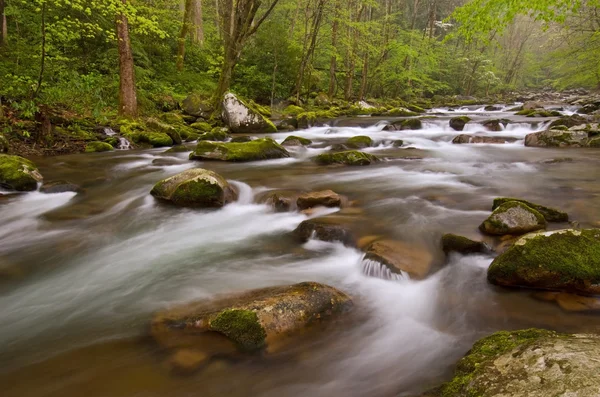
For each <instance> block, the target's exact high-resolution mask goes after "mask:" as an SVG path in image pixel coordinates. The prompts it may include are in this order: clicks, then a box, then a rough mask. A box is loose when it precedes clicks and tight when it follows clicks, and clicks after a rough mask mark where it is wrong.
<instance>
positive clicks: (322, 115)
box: [296, 109, 339, 128]
mask: <svg viewBox="0 0 600 397" xmlns="http://www.w3.org/2000/svg"><path fill="white" fill-rule="evenodd" d="M338 116H339V113H338V112H337V111H336V110H335V109H329V110H319V111H316V112H304V113H300V114H299V115H298V117H296V121H297V122H298V128H309V127H317V126H319V125H323V124H324V123H325V122H327V121H329V120H332V119H335V118H336V117H338Z"/></svg>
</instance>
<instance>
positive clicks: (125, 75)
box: [116, 0, 137, 117]
mask: <svg viewBox="0 0 600 397" xmlns="http://www.w3.org/2000/svg"><path fill="white" fill-rule="evenodd" d="M122 1H123V4H127V0H122ZM116 21H117V42H118V47H119V114H121V115H123V116H129V117H135V116H137V92H136V87H135V70H134V64H133V51H132V50H131V39H130V38H129V20H128V18H127V15H126V14H125V13H124V12H120V13H118V14H117V18H116Z"/></svg>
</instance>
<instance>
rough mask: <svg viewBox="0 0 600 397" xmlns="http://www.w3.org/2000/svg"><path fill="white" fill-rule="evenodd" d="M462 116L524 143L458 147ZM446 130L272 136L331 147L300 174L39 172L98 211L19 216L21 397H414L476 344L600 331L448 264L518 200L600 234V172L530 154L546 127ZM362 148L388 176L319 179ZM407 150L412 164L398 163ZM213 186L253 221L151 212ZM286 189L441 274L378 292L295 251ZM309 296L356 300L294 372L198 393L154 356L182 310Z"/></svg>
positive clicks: (7, 358) (109, 160)
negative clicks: (324, 200)
mask: <svg viewBox="0 0 600 397" xmlns="http://www.w3.org/2000/svg"><path fill="white" fill-rule="evenodd" d="M459 114H468V115H469V116H470V117H472V118H473V119H474V120H475V121H480V120H486V119H492V118H509V119H511V121H512V123H511V124H509V125H508V126H507V127H506V129H505V130H504V131H501V132H485V133H484V132H483V128H482V127H481V126H480V125H479V126H478V125H477V124H476V123H470V124H468V125H467V128H466V131H465V133H477V134H482V135H487V136H502V137H510V138H514V139H516V141H515V142H513V143H507V144H504V145H498V144H495V145H491V144H469V145H455V144H452V143H451V140H452V138H453V137H454V136H456V135H458V134H459V133H458V132H456V131H453V130H451V129H450V128H449V126H448V120H449V119H450V117H452V116H455V115H459ZM429 116H431V118H427V119H425V120H424V128H423V129H422V130H418V131H395V132H386V131H382V129H383V127H384V125H385V121H386V119H385V118H357V119H340V120H336V121H334V122H332V124H331V125H332V126H331V127H329V126H326V127H314V128H309V129H306V130H301V131H295V132H293V133H277V134H273V135H272V137H273V138H274V139H276V140H278V141H279V142H281V141H282V140H283V139H284V138H285V137H286V136H288V135H297V136H302V137H306V138H310V139H312V140H313V141H314V144H313V145H312V146H311V147H310V148H307V149H305V148H295V149H293V150H291V152H292V157H291V158H289V159H283V160H270V161H263V162H255V163H244V164H233V163H218V162H204V163H203V162H190V161H189V160H187V153H164V152H165V149H152V150H142V151H115V152H110V153H98V154H78V155H69V156H60V157H49V158H38V159H33V160H34V161H35V162H36V164H37V165H38V166H39V168H40V171H41V172H42V174H43V175H44V177H45V180H48V181H51V180H60V179H66V180H69V181H71V182H73V183H76V184H78V185H80V186H82V188H83V189H84V192H83V193H78V194H76V193H59V194H51V195H47V194H42V193H39V192H32V193H27V194H21V195H12V194H9V195H5V196H3V197H1V198H0V222H1V224H2V229H1V230H0V384H2V395H3V396H4V397H13V396H14V397H17V396H19V397H25V396H36V397H42V396H61V397H70V396H73V397H75V396H86V397H95V396H110V397H120V396H199V395H202V396H225V395H226V396H232V397H235V396H269V397H270V396H273V397H274V396H306V395H311V396H342V395H343V396H370V397H378V396H403V395H407V396H410V395H414V394H416V393H419V392H420V391H423V390H426V389H428V388H430V387H432V386H436V385H438V384H439V383H440V382H443V381H444V380H447V379H449V377H450V376H451V374H452V370H453V366H454V364H455V363H456V361H457V360H458V359H459V358H460V357H462V356H463V355H464V353H465V352H466V351H467V350H468V349H469V348H470V346H471V345H472V343H473V342H474V341H475V340H477V339H478V338H480V337H482V336H484V335H487V334H489V333H492V332H494V331H496V330H508V329H518V328H525V327H545V328H552V329H556V330H560V331H569V332H571V331H573V332H574V331H577V332H591V331H600V317H598V316H596V315H594V314H585V313H569V312H566V311H563V310H561V309H560V308H558V306H555V305H554V304H551V303H547V302H542V301H538V300H536V299H534V298H533V297H532V296H531V293H530V292H527V291H508V290H502V289H497V288H495V287H492V286H490V285H488V284H487V282H486V270H487V267H488V266H489V264H490V263H491V261H492V259H493V257H492V256H486V255H471V256H461V255H451V256H450V257H449V258H448V259H446V258H444V256H443V253H442V252H441V249H440V245H439V244H440V242H439V241H440V237H441V236H442V234H443V233H456V234H462V235H465V236H468V237H472V238H478V239H481V238H482V237H481V236H479V234H478V231H477V227H478V225H479V224H480V223H481V222H482V221H483V220H484V219H485V218H486V217H487V216H488V215H489V213H490V210H491V205H492V200H493V199H494V198H495V197H499V196H514V197H520V198H525V199H528V200H530V201H534V202H538V203H540V204H543V205H548V206H553V207H557V208H560V209H562V210H564V211H566V212H568V213H569V215H570V217H571V219H573V220H575V221H576V222H577V223H578V224H579V226H581V227H598V226H600V200H598V196H599V195H600V184H599V183H598V180H599V178H600V153H599V152H598V151H597V150H594V149H563V150H560V149H536V148H527V147H525V146H524V145H523V139H524V137H525V135H526V134H528V133H531V132H532V131H537V130H541V129H543V127H544V125H545V124H544V123H546V122H547V121H546V120H544V119H528V118H522V117H517V116H514V114H513V113H509V112H505V111H498V112H485V111H483V110H482V109H475V108H470V109H469V108H465V109H462V110H461V111H460V112H456V111H454V112H449V111H448V110H447V109H436V110H434V111H432V112H431V113H430V115H429ZM356 135H368V136H370V137H371V138H373V139H374V140H375V141H376V142H378V146H377V147H374V148H369V149H367V151H369V152H371V153H373V154H376V155H378V156H381V157H384V158H386V161H383V162H381V163H378V164H375V165H372V166H369V167H358V168H348V167H346V168H344V167H333V168H331V167H322V166H321V167H320V166H317V165H316V164H314V163H312V162H311V161H310V160H309V159H310V158H311V157H313V156H315V155H317V154H319V153H322V152H324V151H327V150H328V148H329V147H330V145H332V144H334V143H341V142H343V141H345V139H347V138H349V137H352V136H356ZM397 139H402V140H403V141H404V146H403V147H402V148H395V147H394V146H393V145H392V143H393V141H394V140H397ZM565 158H569V159H568V160H567V161H565ZM556 159H562V160H561V161H552V160H556ZM195 166H196V167H205V168H209V169H212V170H214V171H216V172H218V173H220V174H221V175H223V176H224V177H226V178H227V179H228V180H230V181H233V183H234V184H235V185H236V186H237V187H238V189H239V190H240V192H241V193H240V199H239V201H238V202H236V203H233V204H230V205H228V206H226V207H224V208H222V209H220V210H213V211H202V210H189V209H180V208H173V207H169V206H165V205H161V204H158V203H157V202H155V200H154V199H153V198H152V197H151V196H150V195H149V191H150V189H151V188H152V186H153V184H154V183H156V182H157V181H158V180H160V179H162V178H165V177H167V176H170V175H174V174H176V173H178V172H181V171H183V170H185V169H188V168H191V167H195ZM274 188H277V189H302V190H318V189H332V190H334V191H336V192H337V193H340V194H344V195H346V196H348V197H349V199H350V200H352V201H353V202H354V206H356V207H359V208H360V209H361V210H362V211H364V219H365V220H364V228H365V230H369V233H371V234H385V235H387V236H390V237H392V238H394V239H398V240H403V241H409V242H413V243H419V244H421V245H424V246H426V247H428V249H429V250H430V251H431V253H432V255H434V257H435V258H436V263H437V265H438V266H437V268H438V270H437V271H436V272H435V273H434V274H433V275H431V276H430V277H428V278H427V279H425V280H420V281H415V280H410V279H399V280H386V279H380V278H376V277H370V276H367V275H365V274H364V271H363V263H362V258H363V254H362V253H361V252H360V251H358V250H356V249H353V248H348V247H344V246H343V245H341V244H338V243H326V242H319V241H309V242H308V243H306V244H305V245H299V244H297V243H296V242H294V241H293V240H292V239H291V238H290V237H289V234H290V232H291V231H293V230H294V229H295V228H296V226H297V225H298V224H299V223H300V222H302V221H303V220H305V219H307V216H306V215H304V214H301V213H297V212H292V213H274V212H272V211H271V210H270V209H269V208H268V207H267V206H265V205H259V204H256V203H255V202H254V198H255V197H256V195H257V194H259V193H261V192H263V191H265V190H267V189H274ZM567 226H568V225H565V224H563V225H560V224H559V225H553V226H552V227H556V228H562V227H567ZM301 281H318V282H323V283H326V284H330V285H332V286H335V287H337V288H339V289H341V290H343V291H345V292H346V293H348V294H350V295H351V296H352V297H353V299H354V302H355V310H354V313H353V314H352V315H351V318H350V319H349V320H348V321H344V322H341V323H339V324H337V325H334V326H332V327H331V328H330V329H327V330H326V332H323V333H322V334H319V335H312V336H311V337H304V338H300V339H299V340H298V341H297V343H296V344H295V345H294V347H293V348H292V349H291V350H289V351H286V352H284V353H281V354H274V355H272V356H268V357H257V358H250V359H247V360H240V361H230V360H217V361H215V362H213V363H212V364H210V365H209V367H207V368H206V369H205V370H203V371H200V372H198V373H196V374H193V375H190V376H181V375H176V374H172V373H171V372H170V371H169V370H168V368H167V367H166V365H165V357H164V356H163V355H162V353H161V351H159V349H158V348H157V346H156V345H155V344H154V343H153V342H152V340H151V339H150V338H149V337H148V331H149V322H150V319H151V317H152V314H153V313H155V312H156V311H158V310H160V309H163V308H165V307H169V306H171V305H174V304H178V303H184V302H189V301H193V300H198V299H204V298H210V297H213V296H214V295H215V294H220V293H225V292H236V291H242V290H246V289H251V288H258V287H265V286H271V285H280V284H291V283H297V282H301Z"/></svg>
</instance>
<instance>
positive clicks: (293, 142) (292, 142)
mask: <svg viewBox="0 0 600 397" xmlns="http://www.w3.org/2000/svg"><path fill="white" fill-rule="evenodd" d="M310 144H312V141H311V140H310V139H306V138H302V137H299V136H294V135H290V136H288V137H287V138H285V139H284V140H283V142H281V146H308V145H310Z"/></svg>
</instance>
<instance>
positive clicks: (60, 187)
mask: <svg viewBox="0 0 600 397" xmlns="http://www.w3.org/2000/svg"><path fill="white" fill-rule="evenodd" d="M81 191H82V189H81V188H80V187H79V186H77V185H76V184H74V183H71V182H67V181H52V182H46V183H44V184H43V185H42V187H41V188H40V192H41V193H47V194H52V193H65V192H81Z"/></svg>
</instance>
